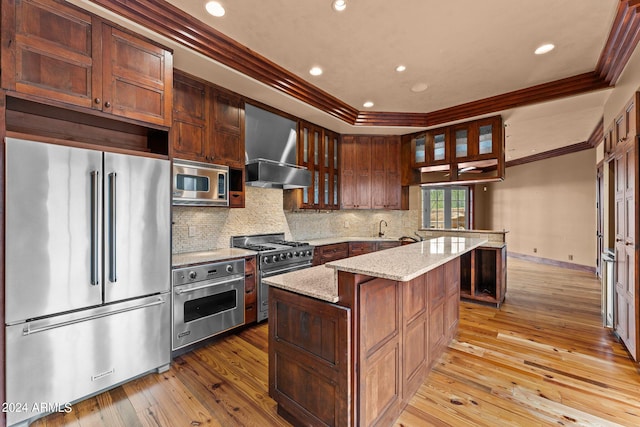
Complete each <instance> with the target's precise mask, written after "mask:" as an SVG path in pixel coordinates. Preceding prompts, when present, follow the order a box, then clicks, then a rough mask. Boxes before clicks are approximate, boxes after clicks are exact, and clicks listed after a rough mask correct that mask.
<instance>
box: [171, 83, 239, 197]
mask: <svg viewBox="0 0 640 427" xmlns="http://www.w3.org/2000/svg"><path fill="white" fill-rule="evenodd" d="M173 80H174V83H173V86H174V88H173V126H172V127H171V132H170V139H171V146H172V150H173V155H172V157H174V158H178V159H187V160H195V161H198V162H204V163H215V164H220V165H225V166H228V167H229V207H232V208H243V207H244V202H245V194H244V101H243V100H242V98H241V97H240V96H239V95H234V94H231V93H227V92H225V91H223V90H221V89H218V88H217V87H216V86H214V85H213V84H211V83H209V82H206V81H204V80H201V79H199V78H197V77H194V76H191V75H189V74H187V73H184V72H182V71H179V70H175V72H174V79H173Z"/></svg>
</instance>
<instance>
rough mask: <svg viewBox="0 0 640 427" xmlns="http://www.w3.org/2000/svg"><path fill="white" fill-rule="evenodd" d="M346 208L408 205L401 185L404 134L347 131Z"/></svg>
mask: <svg viewBox="0 0 640 427" xmlns="http://www.w3.org/2000/svg"><path fill="white" fill-rule="evenodd" d="M340 153H341V155H340V157H341V161H340V163H341V169H340V179H341V184H340V188H341V190H340V195H341V203H340V206H341V208H342V209H408V197H405V195H404V194H403V191H405V190H406V191H407V192H408V188H406V189H405V188H403V187H401V176H400V137H398V136H367V135H358V136H354V135H347V136H343V137H342V143H341V147H340Z"/></svg>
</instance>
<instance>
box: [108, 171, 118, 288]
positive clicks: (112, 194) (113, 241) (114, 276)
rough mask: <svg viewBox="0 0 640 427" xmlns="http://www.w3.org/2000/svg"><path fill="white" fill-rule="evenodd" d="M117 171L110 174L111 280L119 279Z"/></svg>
mask: <svg viewBox="0 0 640 427" xmlns="http://www.w3.org/2000/svg"><path fill="white" fill-rule="evenodd" d="M116 236H117V233H116V173H115V172H111V173H110V174H109V280H110V281H111V282H114V283H115V282H117V281H118V274H117V271H116V267H117V266H116Z"/></svg>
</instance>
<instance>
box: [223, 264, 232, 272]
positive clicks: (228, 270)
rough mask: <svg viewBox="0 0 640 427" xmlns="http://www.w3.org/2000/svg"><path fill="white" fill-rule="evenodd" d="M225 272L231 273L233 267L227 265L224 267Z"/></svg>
mask: <svg viewBox="0 0 640 427" xmlns="http://www.w3.org/2000/svg"><path fill="white" fill-rule="evenodd" d="M225 270H227V273H231V272H232V271H233V265H231V264H228V265H227V266H226V267H225Z"/></svg>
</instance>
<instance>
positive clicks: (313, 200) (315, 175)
mask: <svg viewBox="0 0 640 427" xmlns="http://www.w3.org/2000/svg"><path fill="white" fill-rule="evenodd" d="M339 139H340V136H339V135H338V134H337V133H335V132H332V131H330V130H328V129H324V128H321V127H319V126H315V125H313V124H311V123H306V122H300V125H299V139H298V141H299V142H298V164H299V165H300V166H304V167H306V168H307V169H308V170H309V171H310V172H311V186H309V187H308V188H303V189H300V190H299V192H300V200H299V202H298V203H297V206H296V207H297V208H299V209H339V206H340V201H339V188H340V186H339V185H338V176H339V168H338V165H339V162H338V151H339V150H338V144H339Z"/></svg>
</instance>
